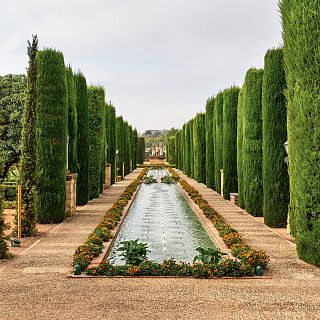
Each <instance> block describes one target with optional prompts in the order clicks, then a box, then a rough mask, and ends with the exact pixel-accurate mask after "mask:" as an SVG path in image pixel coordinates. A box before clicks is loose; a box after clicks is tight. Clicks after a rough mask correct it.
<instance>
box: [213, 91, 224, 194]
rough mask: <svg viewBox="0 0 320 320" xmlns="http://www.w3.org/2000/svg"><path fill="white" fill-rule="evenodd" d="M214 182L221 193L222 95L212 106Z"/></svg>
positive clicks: (217, 97)
mask: <svg viewBox="0 0 320 320" xmlns="http://www.w3.org/2000/svg"><path fill="white" fill-rule="evenodd" d="M214 135H215V136H214V176H215V178H214V181H215V188H216V191H217V192H218V193H221V172H220V170H221V169H223V93H222V92H219V93H218V94H217V96H216V101H215V106H214Z"/></svg>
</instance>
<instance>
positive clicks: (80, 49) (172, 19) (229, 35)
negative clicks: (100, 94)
mask: <svg viewBox="0 0 320 320" xmlns="http://www.w3.org/2000/svg"><path fill="white" fill-rule="evenodd" d="M277 3H278V0H240V1H239V0H91V1H88V0H28V1H25V0H7V1H4V0H2V1H1V9H0V43H1V46H0V74H2V75H3V74H7V73H24V72H25V69H26V66H27V62H28V60H27V55H26V42H27V40H28V39H31V35H32V34H38V37H39V46H40V48H43V47H53V48H56V49H59V50H61V51H62V52H63V53H64V57H65V62H66V63H70V64H71V65H72V67H73V68H74V69H80V70H81V71H82V72H83V73H84V75H85V76H86V78H87V82H88V83H93V84H102V85H104V87H105V89H106V99H107V100H108V101H109V100H111V101H112V102H113V104H114V105H115V107H116V109H117V114H118V115H123V116H124V118H125V119H127V120H128V121H129V122H130V123H131V124H132V125H133V126H135V127H136V128H137V129H138V131H139V132H143V131H145V130H146V129H164V128H171V127H180V126H181V125H182V124H183V123H184V122H186V121H188V120H189V119H190V118H192V117H193V116H194V115H195V114H196V113H197V112H199V111H203V110H204V106H205V102H206V100H207V98H208V97H209V96H211V95H213V94H214V95H215V94H217V92H218V91H219V90H223V89H224V88H226V87H229V86H231V85H233V84H236V85H240V86H241V84H242V82H243V79H244V76H245V73H246V70H247V69H249V68H250V67H263V58H264V54H265V52H266V50H267V49H269V48H271V47H276V46H279V45H281V43H282V40H281V23H280V17H279V12H278V5H277Z"/></svg>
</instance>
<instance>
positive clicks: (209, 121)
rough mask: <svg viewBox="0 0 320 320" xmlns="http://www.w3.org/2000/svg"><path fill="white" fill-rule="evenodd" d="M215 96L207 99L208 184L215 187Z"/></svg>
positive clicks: (209, 186)
mask: <svg viewBox="0 0 320 320" xmlns="http://www.w3.org/2000/svg"><path fill="white" fill-rule="evenodd" d="M214 102H215V100H214V97H211V98H209V99H208V100H207V105H206V185H207V187H208V188H214V177H215V176H214V139H213V119H214V117H213V115H214Z"/></svg>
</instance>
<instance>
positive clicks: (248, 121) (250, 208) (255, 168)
mask: <svg viewBox="0 0 320 320" xmlns="http://www.w3.org/2000/svg"><path fill="white" fill-rule="evenodd" d="M262 79H263V70H262V69H259V70H258V69H250V70H248V72H247V74H246V77H245V90H244V92H243V110H242V111H243V124H242V125H243V146H242V148H243V158H242V161H243V162H242V166H243V167H242V168H243V183H244V202H245V208H246V211H247V212H248V213H250V214H252V215H254V216H262V203H263V189H262Z"/></svg>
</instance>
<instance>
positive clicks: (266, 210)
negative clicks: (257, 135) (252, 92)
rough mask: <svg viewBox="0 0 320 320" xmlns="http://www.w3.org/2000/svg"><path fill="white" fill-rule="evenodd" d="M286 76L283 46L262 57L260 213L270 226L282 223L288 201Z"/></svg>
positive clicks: (284, 221)
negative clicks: (261, 185) (261, 192)
mask: <svg viewBox="0 0 320 320" xmlns="http://www.w3.org/2000/svg"><path fill="white" fill-rule="evenodd" d="M285 88H286V79H285V73H284V65H283V52H282V49H273V50H269V51H268V52H267V54H266V55H265V59H264V75H263V86H262V124H263V126H262V131H263V132H262V136H263V139H262V140H263V142H262V147H263V160H262V164H263V165H262V178H263V216H264V222H265V224H267V225H268V226H270V227H285V226H286V225H287V214H288V205H289V175H288V168H287V165H286V164H285V162H284V158H285V157H286V154H285V150H284V148H283V144H284V142H285V141H286V140H287V108H286V101H285V96H284V90H285Z"/></svg>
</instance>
